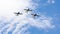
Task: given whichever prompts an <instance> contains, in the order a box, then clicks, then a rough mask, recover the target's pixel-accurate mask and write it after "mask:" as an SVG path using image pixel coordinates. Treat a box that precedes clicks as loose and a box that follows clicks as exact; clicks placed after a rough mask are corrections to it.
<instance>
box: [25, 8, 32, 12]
mask: <svg viewBox="0 0 60 34" xmlns="http://www.w3.org/2000/svg"><path fill="white" fill-rule="evenodd" d="M24 10H26V12H29V11H32V10H31V9H29V8H28V9H24Z"/></svg>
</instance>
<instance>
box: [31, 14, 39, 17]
mask: <svg viewBox="0 0 60 34" xmlns="http://www.w3.org/2000/svg"><path fill="white" fill-rule="evenodd" d="M31 15H32V16H33V18H35V17H36V16H37V17H38V16H39V15H37V14H31Z"/></svg>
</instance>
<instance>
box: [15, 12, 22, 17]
mask: <svg viewBox="0 0 60 34" xmlns="http://www.w3.org/2000/svg"><path fill="white" fill-rule="evenodd" d="M14 14H16V16H19V15H22V13H20V12H18V13H14Z"/></svg>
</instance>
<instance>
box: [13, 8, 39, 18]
mask: <svg viewBox="0 0 60 34" xmlns="http://www.w3.org/2000/svg"><path fill="white" fill-rule="evenodd" d="M24 10H26V12H29V11H32V10H30V9H29V8H28V9H24ZM14 14H16V16H19V15H23V13H20V12H17V13H16V12H15V13H14ZM31 15H32V16H33V18H35V17H36V16H39V15H37V14H31Z"/></svg>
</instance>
